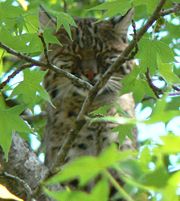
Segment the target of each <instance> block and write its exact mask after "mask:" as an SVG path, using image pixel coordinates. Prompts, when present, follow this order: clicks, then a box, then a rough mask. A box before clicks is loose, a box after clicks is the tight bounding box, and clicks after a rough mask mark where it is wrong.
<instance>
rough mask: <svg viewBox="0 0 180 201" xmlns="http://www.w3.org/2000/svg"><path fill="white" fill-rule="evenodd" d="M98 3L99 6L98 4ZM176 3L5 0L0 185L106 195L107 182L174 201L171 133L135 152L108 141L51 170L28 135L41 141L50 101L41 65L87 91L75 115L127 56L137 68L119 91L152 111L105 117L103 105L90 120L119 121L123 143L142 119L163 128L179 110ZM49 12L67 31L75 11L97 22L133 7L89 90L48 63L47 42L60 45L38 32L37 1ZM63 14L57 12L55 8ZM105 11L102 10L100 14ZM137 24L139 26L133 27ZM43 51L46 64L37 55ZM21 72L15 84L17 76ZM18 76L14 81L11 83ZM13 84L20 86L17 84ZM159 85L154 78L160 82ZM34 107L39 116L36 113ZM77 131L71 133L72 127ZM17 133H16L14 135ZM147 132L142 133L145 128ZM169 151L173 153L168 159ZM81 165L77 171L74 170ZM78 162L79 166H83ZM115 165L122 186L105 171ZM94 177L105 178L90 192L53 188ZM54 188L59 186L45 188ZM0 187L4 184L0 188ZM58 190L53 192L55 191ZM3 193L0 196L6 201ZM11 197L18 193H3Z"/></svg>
mask: <svg viewBox="0 0 180 201" xmlns="http://www.w3.org/2000/svg"><path fill="white" fill-rule="evenodd" d="M102 2H103V3H102ZM178 2H179V1H178V0H177V1H176V3H175V2H173V1H171V0H153V1H144V0H138V1H137V0H132V1H126V0H122V1H120V0H114V1H110V0H109V1H100V0H99V1H94V0H88V1H85V2H84V1H80V0H78V1H74V0H64V1H62V3H61V2H59V1H56V0H55V1H53V0H49V1H48V0H46V1H43V2H41V1H35V2H34V1H30V0H29V1H23V0H22V1H20V0H17V1H15V0H6V1H2V2H0V48H1V49H0V54H1V63H0V70H1V72H0V73H1V84H0V89H1V96H0V101H1V103H0V148H1V149H0V184H2V185H3V186H5V187H6V188H7V189H8V190H9V191H11V192H12V193H13V194H14V195H16V196H18V197H20V198H22V199H24V200H33V199H36V200H49V199H48V198H47V196H46V195H49V196H50V197H51V198H54V199H55V200H61V201H65V200H68V201H69V200H71V201H72V200H74V201H77V200H78V201H84V200H94V201H96V200H104V201H105V200H108V193H109V189H108V188H109V187H108V181H109V182H110V183H112V185H113V186H114V187H115V188H116V189H117V192H118V193H117V196H119V197H122V198H124V199H125V200H127V201H132V200H143V201H144V200H174V201H176V200H177V201H178V195H179V194H178V185H179V180H180V179H179V178H180V172H178V171H177V170H176V167H177V164H178V162H179V155H178V153H179V151H180V148H179V147H180V146H179V145H180V138H179V137H178V136H177V135H176V134H175V133H173V132H172V131H169V132H167V133H166V135H165V136H163V137H160V141H156V140H153V139H150V140H149V141H147V140H146V141H143V142H141V144H140V145H139V148H138V150H137V151H132V150H131V151H123V152H120V151H118V150H117V148H116V147H115V146H114V145H112V146H110V147H109V148H107V149H106V150H105V151H104V152H103V153H101V154H100V155H99V156H98V157H82V158H79V159H77V160H75V161H73V162H71V163H70V164H69V165H67V166H66V167H65V168H64V169H63V170H62V171H59V169H58V170H54V171H52V170H51V171H50V170H49V169H48V168H47V167H46V166H45V165H44V164H43V163H42V162H41V161H40V160H39V151H40V150H32V149H31V148H30V145H31V142H30V134H31V133H34V135H37V137H38V138H39V139H40V140H41V136H42V130H43V128H44V125H45V119H46V114H45V113H44V112H43V105H44V103H45V101H49V102H51V100H50V98H49V96H48V93H47V92H46V91H45V89H44V88H43V86H42V80H43V77H44V76H45V73H46V71H42V67H43V68H46V69H49V70H52V71H55V72H56V73H57V74H60V75H63V76H65V77H67V78H69V79H70V80H72V81H73V82H74V83H78V84H79V85H81V86H84V87H86V88H87V89H88V90H89V95H88V96H87V98H86V100H85V101H84V104H83V106H82V110H81V112H80V113H79V115H78V119H80V120H82V119H83V118H84V115H87V108H88V107H89V105H91V104H92V102H93V100H94V98H95V95H96V94H97V92H98V91H99V90H100V89H101V88H102V86H103V85H104V84H105V83H106V82H107V80H108V79H109V78H110V76H111V75H112V72H113V71H114V70H115V69H116V68H117V67H118V66H120V65H121V64H123V63H124V62H125V61H126V60H128V59H130V58H131V59H133V58H134V59H136V60H137V61H138V65H137V66H136V67H135V68H134V70H133V71H132V72H131V73H130V74H129V75H127V76H125V77H124V78H123V80H122V86H126V87H122V90H121V94H124V93H129V92H132V93H133V97H134V100H135V103H136V105H141V110H143V109H144V108H147V107H148V108H151V114H150V115H149V116H148V117H147V118H145V119H143V120H139V119H138V118H130V117H127V116H126V115H125V114H124V115H122V110H121V111H120V110H119V113H120V114H121V115H119V116H108V115H107V108H108V106H105V107H101V108H98V110H96V111H94V112H93V117H92V120H93V121H111V122H112V123H116V124H117V127H116V128H115V131H116V132H119V133H120V134H121V135H119V137H120V138H121V141H123V139H124V138H125V136H126V135H128V136H131V132H132V129H133V127H135V126H136V125H138V124H139V123H141V124H145V125H150V124H155V123H157V122H163V123H164V124H165V125H166V126H167V125H168V123H169V122H171V120H172V119H174V118H175V117H177V116H178V115H179V112H178V107H179V104H178V103H179V91H180V88H179V84H178V83H179V77H178V75H179V68H178V64H177V60H176V59H177V54H178V50H177V49H178V47H179V46H178V31H177V30H178V23H179V21H178V13H179V10H180V6H179V4H178ZM40 3H43V6H44V7H45V8H46V9H47V10H49V11H52V10H54V11H58V12H53V14H54V15H55V17H56V18H57V20H58V25H57V26H58V27H60V26H64V28H65V29H66V31H67V33H68V34H69V36H71V32H70V29H69V27H70V26H74V25H75V23H74V20H73V18H72V16H80V17H84V16H94V17H97V18H99V19H102V18H106V17H112V16H114V15H117V14H124V13H125V12H126V11H127V10H128V9H130V8H131V7H134V8H135V18H134V21H133V22H132V33H133V34H132V38H131V39H130V43H129V45H128V47H127V48H126V49H125V51H124V52H123V53H122V55H121V56H120V57H119V58H118V59H117V61H115V63H114V64H113V65H112V66H110V68H109V69H108V70H107V71H106V72H105V74H104V76H103V78H102V79H101V80H99V81H98V82H97V84H96V85H95V86H94V87H93V86H91V85H90V84H89V83H88V82H85V81H84V80H81V79H78V78H77V77H75V76H74V75H72V74H70V73H67V72H66V71H64V70H62V69H60V68H57V67H56V66H54V65H52V64H50V63H49V62H48V57H47V56H46V55H47V44H48V43H59V42H58V41H57V39H56V37H55V36H53V35H52V33H51V31H50V30H43V31H42V30H39V23H38V9H39V4H40ZM59 11H60V12H59ZM100 14H102V15H100ZM139 25H140V28H138V27H139ZM42 53H44V55H45V57H47V62H46V63H44V62H41V61H39V60H38V59H36V58H39V56H40V55H41V54H42ZM18 74H22V75H21V76H20V77H21V78H23V79H22V81H20V82H19V80H18V78H17V75H18ZM13 81H15V82H13ZM16 82H18V83H16ZM160 82H161V84H162V85H160V84H157V83H160ZM37 106H38V107H39V108H41V109H40V110H41V113H39V114H36V112H37V110H35V109H34V108H35V107H36V108H37ZM74 132H75V131H74ZM17 133H18V134H17ZM144 135H146V133H144ZM172 156H176V162H173V160H172ZM77 167H78V168H77ZM80 167H81V169H80ZM109 167H111V168H112V169H116V171H117V172H118V173H119V174H120V175H121V179H122V181H123V183H124V185H123V186H121V185H120V184H119V183H118V182H117V181H116V179H115V178H114V177H113V176H112V175H111V174H110V173H109V171H108V168H109ZM98 174H101V175H102V178H101V179H100V180H99V182H97V184H96V185H95V186H94V188H93V189H92V191H91V193H85V192H83V191H80V190H79V191H70V190H68V189H61V188H59V187H58V185H59V183H60V182H64V181H67V180H69V179H73V178H76V177H78V178H79V180H80V186H84V185H85V184H86V183H87V182H89V181H90V180H91V179H92V178H94V177H95V176H97V175H98ZM49 185H55V186H56V188H57V189H58V191H53V190H50V189H49V188H48V186H49ZM0 187H1V186H0ZM57 189H56V190H57ZM4 196H5V195H3V194H2V193H1V191H0V198H2V199H5V198H6V197H4ZM7 197H9V198H10V199H13V200H17V199H18V198H15V197H12V195H11V196H10V195H7Z"/></svg>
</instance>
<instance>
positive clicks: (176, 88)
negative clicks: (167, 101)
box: [172, 85, 180, 91]
mask: <svg viewBox="0 0 180 201" xmlns="http://www.w3.org/2000/svg"><path fill="white" fill-rule="evenodd" d="M172 88H173V89H174V90H176V91H180V88H179V87H178V86H176V85H172Z"/></svg>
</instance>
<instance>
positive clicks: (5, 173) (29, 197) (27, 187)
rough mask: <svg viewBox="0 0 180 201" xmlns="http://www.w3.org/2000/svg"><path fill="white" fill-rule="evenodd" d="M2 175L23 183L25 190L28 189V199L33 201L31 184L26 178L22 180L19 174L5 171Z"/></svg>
mask: <svg viewBox="0 0 180 201" xmlns="http://www.w3.org/2000/svg"><path fill="white" fill-rule="evenodd" d="M1 175H2V176H4V177H6V178H9V179H13V180H15V181H17V182H18V183H19V184H20V185H22V186H23V188H24V190H25V191H26V195H27V201H31V197H32V190H31V188H30V186H29V185H28V184H27V183H26V182H25V181H24V180H22V179H21V178H19V177H17V176H14V175H12V174H9V173H7V172H3V173H1Z"/></svg>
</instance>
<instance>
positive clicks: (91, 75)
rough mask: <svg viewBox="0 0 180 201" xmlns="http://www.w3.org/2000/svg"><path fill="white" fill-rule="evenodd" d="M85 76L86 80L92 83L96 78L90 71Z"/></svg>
mask: <svg viewBox="0 0 180 201" xmlns="http://www.w3.org/2000/svg"><path fill="white" fill-rule="evenodd" d="M85 76H86V77H87V78H88V80H90V81H92V80H93V79H94V77H95V76H96V73H95V72H93V71H92V70H89V71H87V72H86V73H85Z"/></svg>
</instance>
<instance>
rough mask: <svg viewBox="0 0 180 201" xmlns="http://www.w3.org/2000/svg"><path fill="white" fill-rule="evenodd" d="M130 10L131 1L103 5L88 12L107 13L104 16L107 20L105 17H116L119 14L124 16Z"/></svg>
mask: <svg viewBox="0 0 180 201" xmlns="http://www.w3.org/2000/svg"><path fill="white" fill-rule="evenodd" d="M130 8H131V2H130V1H126V0H121V1H119V0H115V1H112V2H105V3H102V4H100V5H98V6H95V7H93V8H90V9H88V11H91V10H100V11H105V13H104V14H103V16H102V17H103V18H105V17H112V16H115V15H117V14H121V15H123V14H125V12H127V10H128V9H130Z"/></svg>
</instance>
